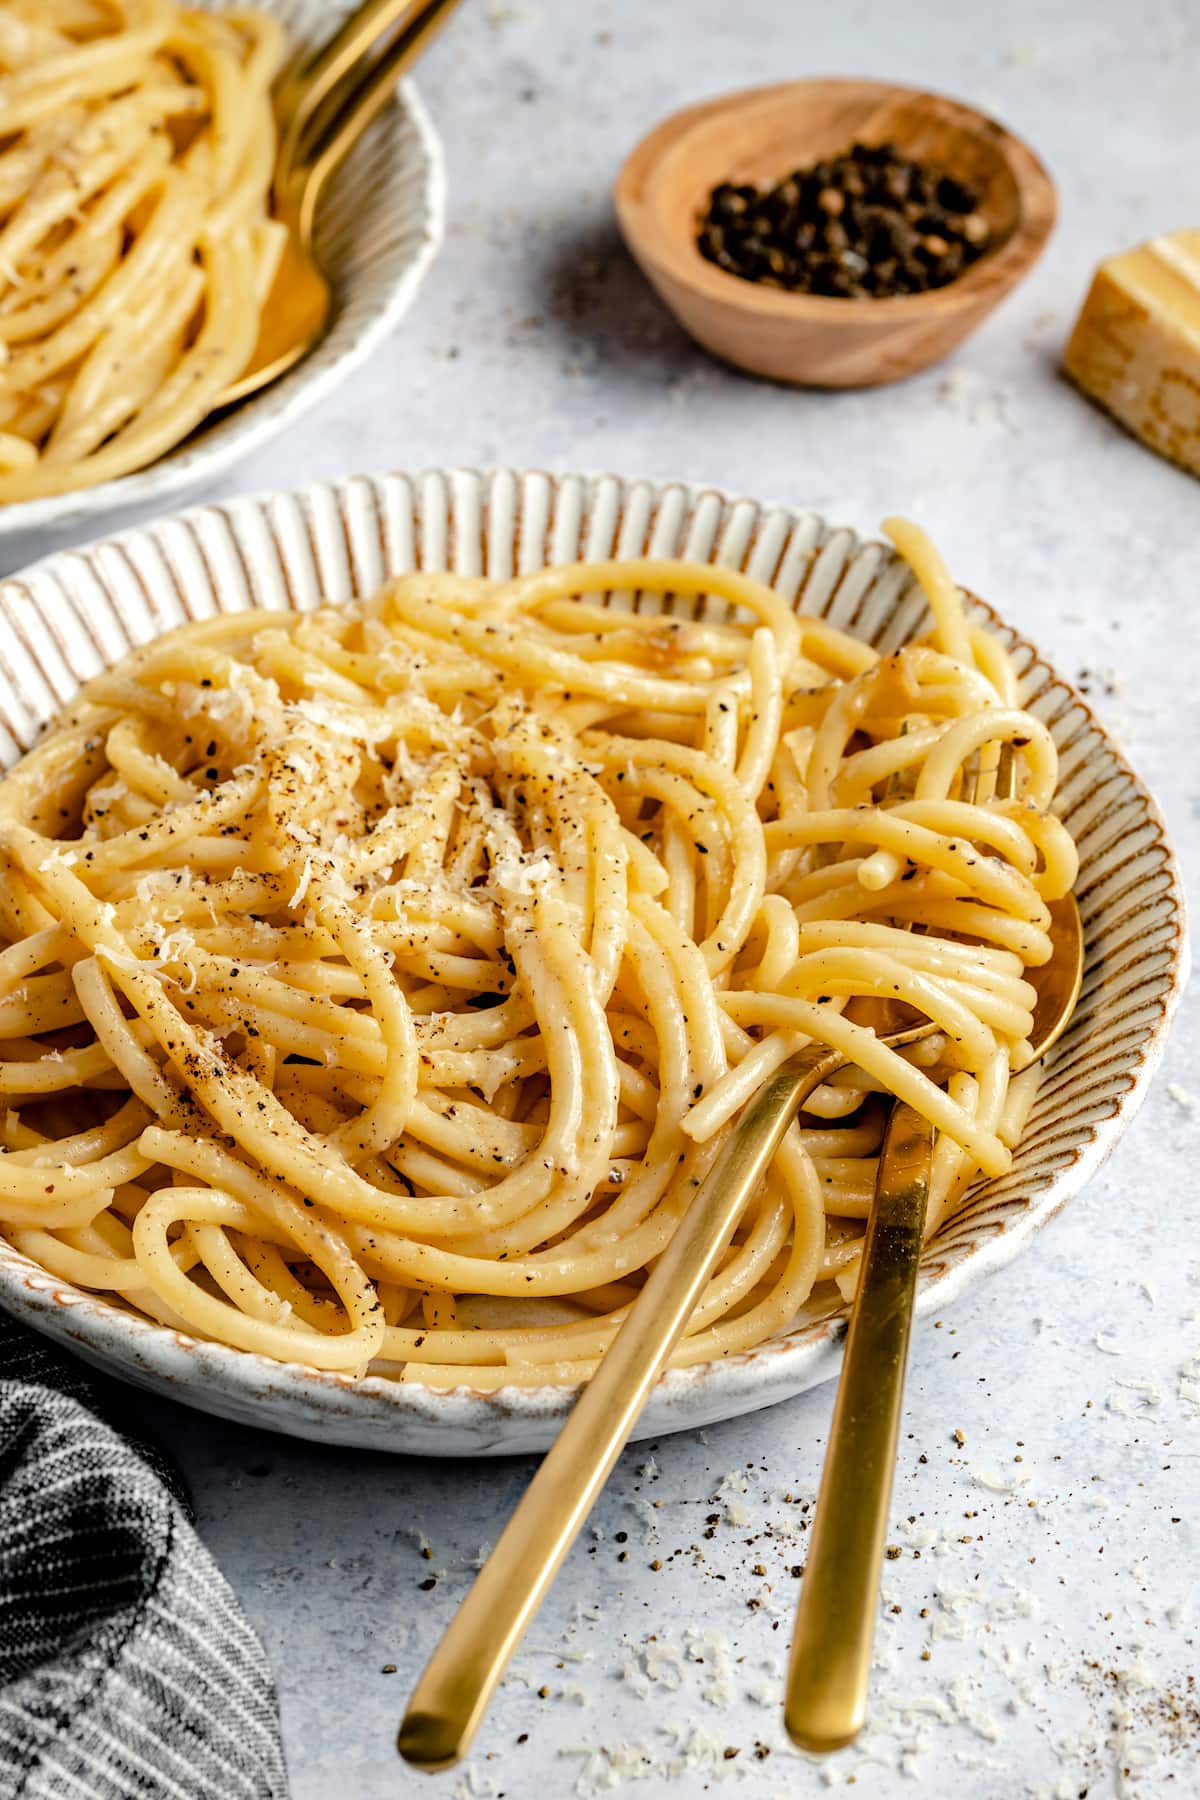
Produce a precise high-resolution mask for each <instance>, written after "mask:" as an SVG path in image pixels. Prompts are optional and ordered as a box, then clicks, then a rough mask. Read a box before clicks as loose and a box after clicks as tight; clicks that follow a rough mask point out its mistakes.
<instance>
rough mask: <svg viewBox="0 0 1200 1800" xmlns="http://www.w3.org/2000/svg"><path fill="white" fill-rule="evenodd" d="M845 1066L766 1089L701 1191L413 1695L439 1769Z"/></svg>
mask: <svg viewBox="0 0 1200 1800" xmlns="http://www.w3.org/2000/svg"><path fill="white" fill-rule="evenodd" d="M844 1063H845V1058H844V1057H842V1056H839V1055H837V1054H836V1053H835V1052H831V1051H829V1050H827V1049H826V1048H825V1047H824V1045H820V1046H810V1047H808V1048H806V1049H804V1050H801V1051H800V1052H798V1054H797V1055H795V1056H793V1057H791V1058H790V1059H789V1060H788V1061H787V1062H786V1063H784V1064H783V1065H782V1066H781V1067H780V1068H779V1070H778V1071H777V1072H776V1073H775V1075H774V1076H772V1077H771V1079H770V1080H769V1081H767V1082H766V1083H764V1085H763V1087H762V1089H761V1090H760V1092H759V1094H758V1097H757V1098H756V1099H755V1100H754V1101H753V1102H752V1103H751V1105H750V1106H749V1107H748V1108H747V1109H746V1111H745V1113H744V1114H743V1115H742V1118H741V1119H740V1120H739V1122H738V1124H737V1125H736V1126H735V1128H734V1130H733V1132H732V1133H731V1135H730V1138H729V1141H728V1143H727V1144H726V1146H725V1148H724V1150H723V1151H722V1153H721V1155H720V1156H719V1157H718V1159H717V1161H716V1162H715V1163H714V1165H713V1167H712V1168H711V1169H710V1170H709V1172H708V1174H707V1175H706V1177H705V1178H704V1181H703V1182H702V1183H701V1185H700V1187H699V1188H697V1190H696V1194H695V1197H694V1198H693V1199H692V1200H691V1201H690V1202H689V1205H688V1209H687V1211H686V1212H685V1213H684V1215H683V1218H682V1219H681V1220H680V1222H679V1224H678V1225H677V1226H676V1228H675V1235H674V1236H673V1237H672V1239H671V1241H670V1243H669V1244H668V1245H667V1248H666V1249H665V1250H664V1251H663V1253H662V1255H661V1256H660V1257H659V1259H658V1261H657V1263H656V1264H655V1266H654V1269H653V1272H652V1273H651V1275H650V1277H649V1279H648V1280H647V1282H646V1285H645V1286H644V1287H643V1289H642V1291H641V1293H640V1294H639V1295H638V1297H637V1299H636V1300H635V1302H634V1304H633V1306H632V1307H631V1308H630V1311H629V1313H628V1315H627V1316H626V1318H625V1319H624V1321H623V1322H622V1324H621V1327H620V1329H619V1331H618V1332H617V1334H616V1336H615V1338H614V1339H613V1341H612V1343H611V1345H610V1346H609V1348H608V1351H607V1352H606V1354H605V1355H604V1357H603V1358H602V1360H601V1362H600V1366H599V1368H598V1369H597V1370H596V1373H595V1374H594V1375H593V1376H592V1378H591V1380H590V1381H589V1382H588V1384H587V1386H586V1387H585V1388H584V1390H583V1392H582V1393H581V1394H580V1396H579V1399H578V1400H577V1401H576V1402H575V1406H574V1409H573V1411H572V1412H571V1415H570V1417H569V1418H568V1420H567V1422H566V1424H565V1425H564V1426H563V1428H562V1430H561V1432H560V1433H559V1435H558V1437H557V1438H556V1439H555V1441H554V1444H553V1445H552V1446H551V1448H550V1450H549V1451H548V1452H547V1454H546V1457H545V1459H544V1460H543V1462H542V1463H541V1465H540V1467H539V1468H538V1471H537V1473H536V1475H535V1476H534V1478H533V1480H532V1481H531V1482H530V1484H529V1486H528V1488H527V1489H526V1490H525V1493H524V1495H523V1496H522V1498H521V1501H520V1503H519V1504H518V1506H517V1509H516V1511H515V1512H514V1513H513V1515H512V1518H511V1519H510V1520H509V1522H508V1524H507V1525H506V1526H505V1528H504V1531H503V1532H502V1534H501V1536H500V1539H499V1541H498V1543H497V1544H496V1547H495V1549H494V1550H493V1551H492V1553H491V1555H490V1556H489V1557H488V1560H487V1562H486V1563H485V1564H484V1566H483V1569H482V1570H481V1571H480V1573H479V1575H478V1576H477V1577H476V1579H475V1582H474V1585H473V1586H472V1587H471V1589H470V1591H469V1592H468V1594H467V1597H466V1599H465V1600H464V1601H463V1602H462V1604H461V1606H460V1607H459V1609H458V1611H457V1613H456V1614H455V1615H454V1618H453V1619H452V1620H451V1622H450V1625H449V1628H448V1629H447V1631H446V1634H445V1636H444V1637H443V1638H442V1641H441V1643H440V1644H439V1645H438V1647H437V1649H436V1650H435V1651H434V1653H433V1656H432V1657H431V1658H430V1660H429V1663H428V1664H427V1666H426V1668H425V1672H424V1674H423V1675H422V1676H421V1678H420V1680H419V1681H418V1683H417V1685H416V1687H415V1689H414V1690H413V1694H412V1698H411V1699H410V1700H409V1703H408V1711H407V1713H406V1714H405V1718H404V1723H403V1724H402V1726H401V1728H400V1735H399V1738H398V1741H397V1747H398V1749H399V1751H400V1754H401V1756H403V1757H405V1758H407V1760H408V1761H409V1762H411V1763H416V1764H418V1765H419V1766H420V1767H422V1768H425V1769H428V1770H431V1771H432V1770H436V1769H445V1768H448V1767H449V1766H450V1765H451V1764H452V1763H454V1762H456V1761H457V1760H458V1758H459V1757H460V1756H462V1755H463V1754H464V1752H465V1751H466V1748H467V1746H468V1744H469V1743H470V1741H471V1739H472V1737H473V1736H474V1734H475V1731H476V1729H477V1727H478V1725H479V1722H480V1720H481V1719H482V1717H483V1714H484V1711H485V1709H486V1707H487V1703H488V1701H489V1699H490V1698H491V1696H492V1693H493V1691H494V1689H495V1687H496V1684H497V1682H498V1681H499V1680H500V1677H501V1675H502V1674H503V1673H504V1669H505V1666H506V1665H507V1663H508V1660H509V1658H510V1656H511V1655H512V1653H513V1651H514V1650H515V1649H516V1647H517V1645H518V1644H519V1643H520V1641H521V1638H522V1636H523V1635H524V1632H525V1629H526V1627H527V1626H528V1625H529V1623H530V1621H531V1619H532V1618H533V1615H534V1613H535V1612H536V1611H537V1609H538V1607H539V1605H540V1604H541V1601H542V1598H543V1596H544V1595H545V1592H546V1590H547V1588H548V1587H549V1586H550V1583H551V1582H552V1581H553V1579H554V1576H555V1574H556V1573H557V1571H558V1568H559V1566H560V1564H561V1563H562V1560H563V1558H564V1557H565V1556H566V1554H567V1551H568V1550H569V1549H570V1548H571V1545H572V1544H573V1543H574V1541H575V1538H576V1537H577V1535H578V1533H579V1530H580V1527H581V1526H582V1525H583V1522H584V1520H585V1519H586V1518H587V1516H588V1514H589V1512H590V1511H591V1509H592V1506H593V1504H594V1502H595V1499H596V1496H597V1495H598V1494H599V1492H600V1490H601V1488H602V1487H603V1486H604V1483H605V1481H606V1480H607V1478H608V1475H609V1472H610V1471H611V1469H612V1466H613V1464H614V1463H615V1462H616V1460H617V1457H618V1456H619V1455H620V1453H621V1451H622V1450H623V1449H624V1447H625V1444H626V1442H627V1441H628V1438H629V1434H630V1432H631V1431H632V1430H633V1427H634V1425H635V1424H636V1422H637V1418H638V1415H639V1414H640V1412H641V1410H642V1408H643V1406H644V1405H645V1403H646V1396H647V1395H648V1394H649V1392H650V1389H651V1387H652V1386H653V1385H654V1382H655V1381H656V1379H657V1378H658V1375H659V1373H660V1372H661V1370H662V1367H663V1364H664V1363H665V1362H666V1360H667V1358H668V1356H669V1355H670V1354H671V1351H672V1350H673V1349H674V1347H675V1345H676V1344H677V1343H678V1341H679V1338H680V1337H681V1335H682V1333H683V1329H684V1326H685V1325H686V1324H687V1322H688V1319H689V1318H690V1316H691V1313H692V1310H693V1308H694V1307H695V1305H696V1302H697V1300H698V1299H699V1297H700V1295H701V1294H702V1293H703V1291H704V1288H705V1286H706V1285H707V1283H708V1281H709V1280H710V1278H711V1276H712V1274H713V1271H714V1270H715V1268H716V1266H717V1262H718V1260H719V1259H720V1257H721V1254H722V1252H723V1251H724V1249H725V1247H726V1245H727V1244H728V1242H729V1240H730V1238H731V1237H732V1235H733V1231H734V1227H735V1226H736V1224H737V1222H738V1219H739V1217H740V1216H741V1213H742V1209H743V1208H744V1206H745V1205H746V1202H747V1201H748V1199H749V1198H750V1196H751V1195H752V1194H753V1193H754V1192H755V1191H756V1189H757V1188H758V1186H759V1184H760V1182H761V1181H762V1179H763V1177H764V1175H765V1174H766V1172H767V1169H768V1168H769V1167H770V1164H771V1159H772V1157H773V1156H774V1155H775V1152H776V1150H777V1149H778V1148H779V1145H780V1142H781V1140H782V1138H783V1135H784V1133H785V1132H786V1131H787V1129H788V1126H789V1125H790V1124H791V1122H792V1120H793V1119H794V1118H795V1116H796V1113H797V1111H798V1110H799V1108H800V1107H801V1106H802V1104H803V1103H804V1101H805V1100H806V1099H807V1098H808V1096H809V1094H811V1093H812V1091H813V1089H814V1088H815V1087H817V1086H819V1084H820V1083H821V1082H822V1081H825V1080H827V1079H828V1077H829V1076H830V1075H832V1074H833V1073H835V1071H836V1070H838V1069H840V1068H842V1067H843V1066H844Z"/></svg>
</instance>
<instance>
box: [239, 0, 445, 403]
mask: <svg viewBox="0 0 1200 1800" xmlns="http://www.w3.org/2000/svg"><path fill="white" fill-rule="evenodd" d="M457 4H458V0H367V4H366V5H364V6H360V7H358V8H356V10H355V11H354V12H353V13H352V14H351V15H350V17H349V18H348V19H347V20H346V21H345V23H344V24H343V25H342V26H341V27H340V29H339V30H338V31H337V32H336V33H335V35H334V36H333V37H332V38H331V39H330V41H329V43H328V44H326V45H325V47H324V48H323V49H322V50H320V51H318V52H317V53H316V54H315V55H314V56H313V57H311V58H310V59H309V60H308V61H307V62H304V63H302V64H301V65H300V66H299V68H298V69H297V70H295V71H294V72H293V73H292V74H290V75H286V76H284V77H283V79H282V80H281V81H280V84H279V87H278V89H277V91H276V97H275V109H276V117H277V119H278V123H279V134H280V136H279V151H278V154H277V156H276V159H275V178H274V183H273V187H272V201H271V211H272V215H273V217H274V218H276V219H278V220H280V221H281V223H282V224H284V225H285V226H286V227H287V240H286V242H285V244H284V247H283V252H282V254H281V256H280V258H279V267H278V269H277V270H276V272H275V279H274V281H273V282H272V284H271V291H270V293H269V294H268V295H267V298H266V302H265V304H264V306H263V309H262V315H261V318H260V320H259V328H258V341H257V343H256V344H255V346H254V351H253V353H252V355H251V357H250V361H249V363H248V364H247V365H246V367H245V368H244V369H243V370H242V373H241V374H240V375H239V376H238V378H237V380H236V381H233V382H231V383H230V385H229V386H228V387H227V388H226V389H225V391H224V393H222V394H221V395H220V396H219V398H218V400H217V402H216V404H217V406H229V405H230V404H231V403H232V402H233V401H235V400H244V399H246V397H247V395H249V394H255V393H257V392H258V390H259V388H262V387H266V386H267V385H268V384H269V383H270V382H272V381H277V380H278V379H279V377H280V376H281V375H284V374H286V372H287V371H288V369H290V368H292V366H293V365H294V364H295V363H298V362H299V361H300V359H301V357H303V356H306V355H307V353H308V352H309V350H311V349H312V347H313V345H314V344H315V343H316V342H317V339H318V338H319V337H320V336H321V335H322V333H323V332H324V330H325V322H326V320H327V319H328V317H329V309H330V306H331V305H332V303H333V290H332V288H331V287H330V285H329V281H328V278H327V277H326V275H325V272H324V270H323V269H322V268H321V265H320V263H319V262H318V261H317V257H316V253H315V251H314V249H313V233H314V231H315V228H316V217H317V203H318V201H319V200H320V198H321V194H322V192H323V191H324V188H325V186H326V183H327V182H328V181H329V179H330V177H331V176H332V175H333V173H334V171H335V170H336V169H338V168H340V167H341V165H342V163H343V162H344V161H345V159H346V157H347V156H348V155H349V154H350V152H351V150H352V149H353V148H354V146H355V144H357V142H358V140H359V138H360V137H361V136H362V134H363V132H364V131H365V130H366V129H367V126H368V125H369V124H370V123H371V121H372V119H374V118H375V117H376V116H377V114H378V113H379V112H381V111H382V109H383V107H384V106H386V104H387V102H388V101H389V100H390V99H391V97H392V95H393V94H394V93H395V91H396V84H397V82H398V81H399V79H400V77H401V75H402V74H403V72H404V70H405V69H407V68H408V67H409V66H410V64H411V63H413V62H414V61H415V60H416V58H417V57H418V55H420V53H421V52H422V51H423V50H424V49H425V48H426V46H427V45H428V44H429V43H430V41H431V40H432V38H433V36H434V34H435V32H436V31H437V30H438V29H439V28H440V27H441V26H442V25H443V24H444V23H445V22H446V20H447V19H448V18H449V16H450V13H451V12H452V11H453V9H454V7H455V6H456V5H457ZM389 30H391V31H392V32H393V33H394V35H393V36H392V37H391V39H390V41H388V42H387V43H386V44H385V45H384V47H383V49H382V50H380V51H379V52H378V53H377V54H376V55H375V56H374V57H372V54H371V52H372V49H373V47H374V46H375V45H376V44H377V43H378V41H379V39H380V37H381V36H382V35H383V34H385V33H386V32H387V31H389Z"/></svg>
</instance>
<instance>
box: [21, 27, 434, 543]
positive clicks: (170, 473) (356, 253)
mask: <svg viewBox="0 0 1200 1800" xmlns="http://www.w3.org/2000/svg"><path fill="white" fill-rule="evenodd" d="M200 3H201V4H207V5H208V6H209V7H210V9H211V10H213V11H224V10H225V9H226V8H228V7H229V6H232V5H236V4H237V3H238V0H200ZM254 3H255V5H256V6H259V7H261V8H263V9H264V10H265V11H267V12H273V13H277V14H278V15H279V17H280V18H281V19H282V20H283V21H284V24H285V25H286V26H287V29H288V36H289V41H290V42H292V43H296V44H304V45H309V46H313V47H316V46H318V45H320V44H323V43H325V42H326V41H327V40H328V39H329V38H330V37H332V35H333V33H334V31H335V30H336V29H337V26H338V23H339V21H340V20H341V19H342V18H343V17H344V16H345V15H346V13H348V12H350V11H352V10H353V5H354V3H355V0H254ZM445 210H446V180H445V168H444V163H443V158H442V146H441V141H440V139H439V138H438V135H437V133H436V131H435V130H434V128H433V125H432V123H431V121H430V118H429V115H428V113H427V112H426V111H425V108H424V106H423V105H422V103H421V100H420V98H419V96H418V94H417V91H416V89H415V87H414V86H413V85H412V83H411V82H409V81H404V82H401V83H400V85H399V87H398V88H397V92H396V98H395V101H394V102H393V103H392V104H391V105H390V106H387V107H385V108H384V110H383V112H382V113H381V114H380V116H379V117H378V118H377V119H376V120H375V121H374V123H373V124H372V125H371V126H370V128H369V129H368V130H367V131H366V132H365V133H364V134H363V137H362V139H361V140H360V141H359V143H357V144H356V145H355V147H354V149H353V150H352V151H351V153H350V155H349V157H348V158H347V159H346V162H345V163H344V164H343V166H342V167H341V168H340V169H339V170H338V171H337V173H336V175H334V176H333V178H332V180H331V181H330V183H329V186H328V188H327V190H326V192H325V194H324V197H323V199H322V202H321V207H320V211H319V213H318V217H317V233H316V248H317V256H318V260H319V262H320V264H321V267H322V268H323V269H324V270H325V271H326V273H327V274H328V275H329V278H330V280H331V282H332V284H333V293H334V304H333V312H332V316H331V319H330V324H329V328H328V330H327V331H326V333H325V335H324V337H323V338H322V339H321V341H320V343H319V344H317V345H316V347H315V348H314V349H313V350H312V351H311V352H310V353H309V355H308V356H306V357H305V358H304V360H303V361H302V362H300V363H298V364H297V365H296V367H295V368H294V369H293V370H292V371H291V372H290V374H287V375H285V376H283V377H282V379H281V380H279V381H276V382H274V383H273V384H272V385H271V386H270V387H268V388H264V389H263V390H262V392H261V393H260V394H256V395H254V396H252V397H251V398H250V399H248V400H246V401H243V403H242V404H241V405H240V406H237V407H234V408H232V409H231V410H230V412H229V413H227V414H226V415H225V416H224V417H223V418H219V419H215V420H214V421H213V422H212V423H211V424H206V425H202V426H200V428H199V429H198V430H197V431H194V432H193V433H192V434H191V436H190V437H188V438H185V439H184V441H183V442H182V443H181V444H179V445H177V446H176V448H175V449H174V450H171V451H168V453H167V454H166V455H165V456H163V457H160V459H159V460H158V462H156V463H151V464H150V466H149V467H148V468H146V469H139V470H138V471H136V472H135V473H134V474H132V475H123V476H122V477H121V479H120V480H119V481H106V482H104V483H103V484H102V485H101V486H100V487H93V488H80V489H78V490H77V491H75V492H74V493H69V494H55V495H52V496H50V497H49V498H48V499H45V500H25V501H21V502H18V503H16V504H14V505H10V506H4V505H0V537H8V536H12V535H15V534H16V533H17V532H29V531H36V530H43V529H49V528H50V527H54V528H56V529H58V528H61V527H63V526H68V525H75V524H78V523H80V522H82V521H83V520H85V519H92V518H95V517H97V516H98V515H100V514H103V513H110V512H113V511H115V510H116V509H117V508H118V507H126V506H141V505H145V504H146V503H148V502H154V501H163V500H165V499H166V498H167V497H168V495H173V494H178V493H181V492H182V491H184V490H185V489H187V488H189V487H192V488H195V487H199V486H200V485H201V483H203V482H206V481H212V480H213V478H214V477H215V476H217V475H219V474H220V473H221V471H222V470H223V469H227V468H229V467H230V466H231V465H232V464H233V463H235V462H237V460H238V458H239V457H242V456H247V455H249V453H250V451H251V450H256V449H257V448H258V446H259V445H260V444H263V443H265V442H266V441H267V439H268V438H272V437H274V436H275V435H276V434H277V433H278V432H281V431H282V430H283V429H284V428H285V426H288V425H291V424H293V423H294V421H295V420H297V419H298V418H299V417H300V415H301V414H302V413H305V412H307V411H308V409H309V407H311V406H315V405H316V403H317V401H318V400H322V399H324V397H325V395H326V394H328V393H329V392H330V390H331V389H332V388H334V387H336V386H337V384H338V382H340V381H343V380H344V379H345V378H346V376H347V375H349V373H350V372H351V370H352V369H356V368H357V367H358V365H359V364H360V363H361V362H364V361H365V360H366V358H367V357H368V356H370V354H371V352H372V350H373V349H374V348H375V346H376V344H378V343H379V341H380V339H381V338H383V337H385V336H386V335H387V333H388V332H389V331H391V330H392V329H393V328H394V327H395V326H396V325H397V324H398V323H399V321H400V319H401V318H402V317H403V316H404V314H405V313H406V312H407V311H408V308H409V307H410V306H411V305H412V302H413V299H414V297H415V295H416V292H417V289H418V288H419V287H420V285H421V282H422V281H423V280H424V278H425V275H426V272H427V271H428V269H429V267H430V264H431V263H432V262H433V259H434V256H435V255H436V254H437V250H438V246H439V245H440V243H441V241H442V230H443V225H444V220H445Z"/></svg>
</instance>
